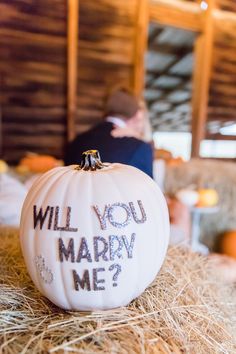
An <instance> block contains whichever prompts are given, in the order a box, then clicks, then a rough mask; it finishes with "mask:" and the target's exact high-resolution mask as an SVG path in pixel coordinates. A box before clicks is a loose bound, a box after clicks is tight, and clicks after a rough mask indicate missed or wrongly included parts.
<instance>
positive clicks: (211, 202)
mask: <svg viewBox="0 0 236 354" xmlns="http://www.w3.org/2000/svg"><path fill="white" fill-rule="evenodd" d="M218 201H219V196H218V193H217V191H216V190H215V189H210V188H209V189H199V190H198V203H197V207H213V206H215V205H216V204H217V203H218Z"/></svg>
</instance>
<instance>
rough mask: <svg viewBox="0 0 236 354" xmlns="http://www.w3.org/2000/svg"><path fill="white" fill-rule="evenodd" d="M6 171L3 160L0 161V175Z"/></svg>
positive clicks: (6, 167) (5, 164)
mask: <svg viewBox="0 0 236 354" xmlns="http://www.w3.org/2000/svg"><path fill="white" fill-rule="evenodd" d="M7 171H8V164H7V163H6V162H5V161H4V160H0V173H6V172H7Z"/></svg>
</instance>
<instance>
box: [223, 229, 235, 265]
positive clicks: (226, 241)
mask: <svg viewBox="0 0 236 354" xmlns="http://www.w3.org/2000/svg"><path fill="white" fill-rule="evenodd" d="M220 248H221V252H222V253H224V254H226V255H227V256H230V257H233V258H235V259H236V230H231V231H227V232H225V233H224V234H223V235H222V239H221V247H220Z"/></svg>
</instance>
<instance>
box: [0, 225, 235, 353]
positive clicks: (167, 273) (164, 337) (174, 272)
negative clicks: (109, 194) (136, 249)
mask: <svg viewBox="0 0 236 354" xmlns="http://www.w3.org/2000/svg"><path fill="white" fill-rule="evenodd" d="M0 238H1V242H0V262H1V263H0V267H1V269H0V282H1V288H0V352H3V353H6V354H10V353H11V354H12V353H13V354H14V353H33V354H34V353H86V354H87V353H129V354H130V353H131V354H132V353H148V354H159V353H160V354H167V353H176V354H179V353H183V352H184V353H191V354H192V353H197V354H201V353H202V354H203V353H204V354H205V353H209V354H210V353H214V354H215V353H235V352H236V337H235V332H236V331H235V329H236V306H235V305H236V297H235V293H234V292H233V290H232V289H230V288H229V287H225V286H223V285H220V284H219V282H218V281H217V279H216V278H215V275H214V269H211V264H210V262H208V261H207V259H206V258H202V257H200V256H198V255H196V254H192V253H191V252H190V251H188V250H183V249H180V248H170V249H169V251H168V255H167V258H166V261H165V263H164V265H163V267H162V270H161V272H160V273H159V275H158V277H157V278H156V280H155V282H154V283H153V284H152V285H151V286H150V287H149V288H148V289H147V290H146V292H145V293H144V294H143V295H142V296H140V297H139V298H138V299H136V300H135V301H133V302H132V303H131V304H130V305H129V306H128V307H124V308H119V309H115V310H110V311H97V312H93V313H89V312H87V313H82V312H70V311H63V310H61V309H59V308H57V307H56V306H54V305H53V304H51V303H50V302H49V301H48V300H47V299H45V298H44V297H43V296H41V295H40V294H39V292H38V291H37V289H36V288H35V287H34V285H33V283H32V282H31V280H30V278H29V276H28V274H27V272H26V269H25V266H24V262H23V258H22V255H21V251H20V247H19V241H18V231H17V230H15V229H1V230H0Z"/></svg>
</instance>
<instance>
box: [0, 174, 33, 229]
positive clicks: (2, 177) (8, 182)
mask: <svg viewBox="0 0 236 354" xmlns="http://www.w3.org/2000/svg"><path fill="white" fill-rule="evenodd" d="M26 194H27V190H26V188H25V187H24V185H23V184H22V183H21V182H19V181H18V180H17V179H15V178H13V177H11V176H9V175H8V174H7V173H0V225H9V226H17V227H19V224H20V215H21V208H22V205H23V202H24V199H25V197H26Z"/></svg>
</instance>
